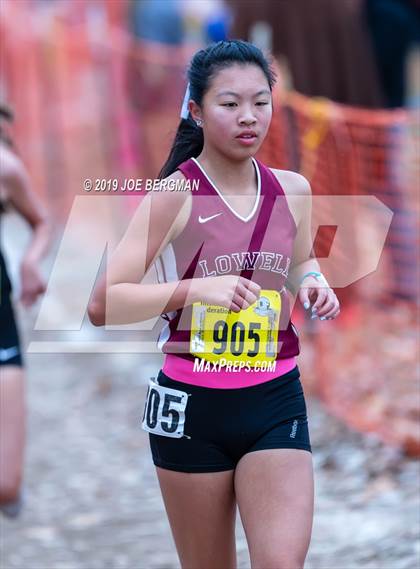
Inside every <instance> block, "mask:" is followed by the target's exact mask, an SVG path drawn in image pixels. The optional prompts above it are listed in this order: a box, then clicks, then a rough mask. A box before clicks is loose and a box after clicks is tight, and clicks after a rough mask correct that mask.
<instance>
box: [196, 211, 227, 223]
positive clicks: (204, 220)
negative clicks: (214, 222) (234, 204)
mask: <svg viewBox="0 0 420 569" xmlns="http://www.w3.org/2000/svg"><path fill="white" fill-rule="evenodd" d="M222 213H223V212H222V211H220V212H219V213H215V214H214V215H211V216H210V217H201V215H199V216H198V221H199V223H206V221H210V219H214V218H215V217H217V216H218V215H222Z"/></svg>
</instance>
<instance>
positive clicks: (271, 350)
mask: <svg viewBox="0 0 420 569" xmlns="http://www.w3.org/2000/svg"><path fill="white" fill-rule="evenodd" d="M280 310H281V296H280V293H279V292H277V291H275V290H261V293H260V298H259V299H258V300H257V301H256V302H255V303H254V304H252V305H251V306H249V307H248V308H246V309H245V310H241V311H240V312H232V311H231V310H229V309H227V308H224V307H223V306H218V305H215V304H207V303H205V302H195V303H194V304H193V305H192V318H191V335H190V352H191V353H192V354H194V355H196V356H198V357H200V358H203V359H205V360H208V361H211V362H215V361H219V362H220V361H221V360H225V361H226V362H237V361H245V362H248V364H249V365H250V366H251V367H254V366H255V365H258V364H259V362H263V361H264V362H270V361H274V360H275V359H276V356H277V337H278V326H279V320H280Z"/></svg>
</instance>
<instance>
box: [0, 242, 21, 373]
mask: <svg viewBox="0 0 420 569" xmlns="http://www.w3.org/2000/svg"><path fill="white" fill-rule="evenodd" d="M11 291H12V287H11V283H10V279H9V276H8V274H7V269H6V263H5V261H4V257H3V255H2V253H1V251H0V366H5V365H14V366H20V367H21V366H23V361H22V353H21V348H20V341H19V333H18V329H17V326H16V319H15V315H14V310H13V306H12V300H11Z"/></svg>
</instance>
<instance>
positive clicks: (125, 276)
mask: <svg viewBox="0 0 420 569" xmlns="http://www.w3.org/2000/svg"><path fill="white" fill-rule="evenodd" d="M168 179H176V180H179V179H184V176H183V175H182V173H181V172H179V171H176V172H174V173H173V174H171V175H170V176H168V178H166V180H168ZM190 199H191V196H190V195H189V192H166V191H153V192H150V193H149V194H147V195H146V196H145V197H144V198H143V200H142V202H141V203H140V205H139V206H138V208H137V210H136V212H135V213H134V215H133V218H132V220H131V222H130V224H129V227H128V229H127V231H126V233H125V235H124V237H123V238H122V240H121V242H120V243H119V244H118V246H117V247H116V249H115V251H114V252H113V254H112V256H111V259H110V261H109V263H108V265H107V269H106V274H105V275H103V276H102V277H101V279H100V281H99V283H98V285H97V286H96V287H95V290H94V292H93V295H92V299H91V301H90V303H89V306H88V315H89V318H90V320H91V322H92V324H94V325H95V326H103V325H104V324H129V323H132V322H140V321H143V320H147V319H149V318H152V317H154V316H157V315H158V314H161V313H163V312H169V311H172V310H176V309H178V308H181V307H183V306H186V305H187V304H189V303H192V302H194V301H195V297H194V296H193V291H192V290H190V288H191V286H190V285H191V281H192V279H190V280H183V281H174V282H170V283H163V284H140V283H141V281H142V279H143V277H144V275H145V274H146V272H147V271H148V269H149V267H150V266H151V265H152V264H153V263H154V261H155V260H156V259H157V257H158V256H159V255H160V254H161V252H162V251H163V250H164V249H165V247H166V246H167V245H168V244H169V243H170V242H171V241H172V240H173V239H174V237H176V236H177V235H178V234H179V233H180V232H181V231H182V229H183V228H184V227H185V225H186V223H187V221H188V217H189V210H190V207H191V203H190Z"/></svg>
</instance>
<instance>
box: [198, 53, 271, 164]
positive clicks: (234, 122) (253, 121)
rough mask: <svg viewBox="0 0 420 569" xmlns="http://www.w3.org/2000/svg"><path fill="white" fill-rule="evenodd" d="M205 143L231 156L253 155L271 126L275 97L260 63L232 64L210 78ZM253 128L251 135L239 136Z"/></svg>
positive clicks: (204, 123) (205, 101) (207, 95)
mask: <svg viewBox="0 0 420 569" xmlns="http://www.w3.org/2000/svg"><path fill="white" fill-rule="evenodd" d="M202 111H203V112H202V118H203V121H204V122H203V131H204V140H205V144H206V145H211V146H213V147H215V148H217V149H218V150H219V151H220V152H222V153H223V154H226V155H228V156H231V157H232V158H246V157H248V156H253V155H254V154H255V153H256V152H257V151H258V149H259V148H260V146H261V144H262V143H263V140H264V138H265V136H266V134H267V130H268V127H269V126H270V121H271V115H272V100H271V92H270V87H269V84H268V81H267V78H266V76H265V75H264V73H263V71H262V70H261V68H260V67H259V66H258V65H252V64H246V65H237V64H234V65H231V66H230V67H227V68H226V69H221V70H220V71H218V72H217V73H216V75H215V76H214V77H213V78H212V79H211V81H210V88H209V90H208V91H207V92H206V94H205V95H204V97H203V105H202ZM246 130H250V131H253V133H254V136H252V137H251V138H249V137H248V138H247V137H245V136H244V137H239V135H241V134H242V133H244V131H246Z"/></svg>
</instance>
